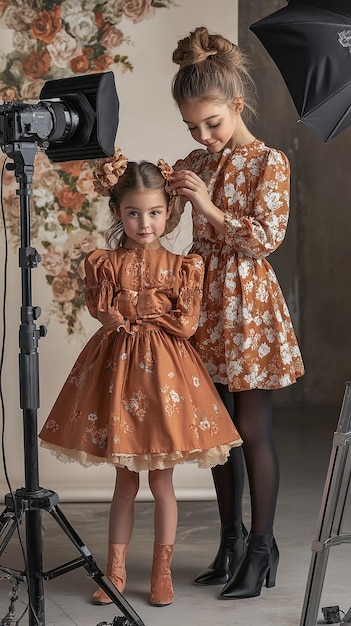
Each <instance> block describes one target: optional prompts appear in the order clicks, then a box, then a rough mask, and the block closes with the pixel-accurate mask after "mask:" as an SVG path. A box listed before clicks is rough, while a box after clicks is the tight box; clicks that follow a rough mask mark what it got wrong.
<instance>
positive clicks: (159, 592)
mask: <svg viewBox="0 0 351 626" xmlns="http://www.w3.org/2000/svg"><path fill="white" fill-rule="evenodd" d="M172 553H173V546H168V545H163V544H160V543H154V556H153V561H152V570H151V597H150V602H151V604H153V605H154V606H166V605H167V604H171V603H172V602H173V598H174V592H173V585H172V576H171V560H172Z"/></svg>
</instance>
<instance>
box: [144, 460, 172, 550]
mask: <svg viewBox="0 0 351 626" xmlns="http://www.w3.org/2000/svg"><path fill="white" fill-rule="evenodd" d="M149 485H150V489H151V493H152V495H153V497H154V499H155V514H154V533H155V542H156V543H160V544H164V545H173V544H174V542H175V537H176V532H177V523H178V505H177V500H176V497H175V493H174V487H173V468H170V469H164V470H153V471H152V472H149Z"/></svg>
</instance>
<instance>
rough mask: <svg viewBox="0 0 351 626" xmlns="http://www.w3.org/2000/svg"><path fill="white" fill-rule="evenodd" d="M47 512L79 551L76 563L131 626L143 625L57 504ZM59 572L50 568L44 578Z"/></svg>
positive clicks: (51, 576)
mask: <svg viewBox="0 0 351 626" xmlns="http://www.w3.org/2000/svg"><path fill="white" fill-rule="evenodd" d="M49 513H50V515H52V517H53V518H54V519H55V520H56V522H57V523H58V524H59V525H60V526H61V528H62V530H63V531H64V532H65V533H66V535H67V536H68V537H69V539H70V540H71V541H72V543H73V544H74V545H75V547H76V548H77V550H78V551H79V552H80V553H81V555H82V559H80V560H79V561H77V564H78V565H79V564H80V565H83V566H84V567H85V569H86V570H87V571H88V572H89V574H90V575H91V577H92V578H93V579H94V580H96V582H97V584H98V585H99V586H100V587H101V588H102V589H103V590H104V591H105V592H106V593H107V595H108V596H109V597H110V598H111V600H112V601H113V602H114V604H116V606H118V608H119V609H120V610H121V611H122V612H123V614H124V615H126V616H127V617H128V619H130V620H132V621H131V626H144V622H143V621H142V620H141V618H140V617H139V615H138V614H137V613H136V612H135V611H134V610H133V608H132V607H131V605H130V604H129V602H127V600H126V599H125V598H124V596H123V595H122V594H121V592H120V591H118V589H117V588H116V587H115V586H114V585H113V583H112V582H111V581H110V579H109V578H107V576H105V574H104V573H103V571H102V570H101V569H100V568H99V567H98V565H97V563H96V561H95V559H94V557H93V555H92V554H91V552H90V551H89V549H88V548H87V546H86V545H85V544H84V543H83V541H82V539H81V538H80V537H79V535H78V534H77V532H76V531H75V530H74V528H73V526H72V525H71V524H70V523H69V521H68V520H67V518H66V517H65V515H64V514H63V512H62V511H61V509H60V507H59V506H58V505H56V506H54V507H53V508H52V509H50V510H49ZM56 572H57V573H56ZM61 573H63V571H62V569H61V570H60V568H58V570H51V572H49V573H47V574H44V578H54V577H55V575H60V574H61Z"/></svg>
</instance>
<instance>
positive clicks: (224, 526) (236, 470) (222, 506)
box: [194, 383, 247, 585]
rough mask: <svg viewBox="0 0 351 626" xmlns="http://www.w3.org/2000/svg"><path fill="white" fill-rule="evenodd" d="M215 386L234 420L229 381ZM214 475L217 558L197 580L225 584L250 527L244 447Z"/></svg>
mask: <svg viewBox="0 0 351 626" xmlns="http://www.w3.org/2000/svg"><path fill="white" fill-rule="evenodd" d="M215 386H216V389H217V391H218V393H219V395H220V397H221V400H222V402H223V404H224V405H225V407H226V409H227V411H228V413H229V415H230V416H231V418H232V420H233V421H235V420H234V394H233V393H232V392H230V391H228V387H227V386H226V385H221V384H219V383H217V384H216V385H215ZM235 425H236V426H237V424H235ZM238 430H239V429H238ZM239 433H240V431H239ZM240 435H241V433H240ZM212 477H213V482H214V486H215V490H216V495H217V503H218V510H219V516H220V520H221V538H220V545H219V549H218V552H217V554H216V556H215V558H214V560H213V561H212V563H211V564H210V565H209V566H208V567H207V568H206V569H204V570H203V571H202V572H200V574H199V575H198V576H197V577H196V578H195V581H194V582H196V583H197V584H200V585H222V584H224V583H225V582H227V580H229V578H231V576H232V574H233V573H234V570H235V569H236V566H237V565H238V563H239V561H240V559H241V557H242V554H243V550H244V544H245V537H246V535H247V531H246V529H245V528H244V527H243V524H242V519H241V516H242V495H243V488H244V460H243V452H242V449H241V447H238V448H232V450H231V451H230V456H229V459H228V461H227V462H226V463H225V464H224V465H217V466H216V467H213V468H212Z"/></svg>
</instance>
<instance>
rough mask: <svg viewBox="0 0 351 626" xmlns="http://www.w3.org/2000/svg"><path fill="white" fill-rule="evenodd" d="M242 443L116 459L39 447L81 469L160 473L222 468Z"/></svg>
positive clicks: (65, 449) (115, 457)
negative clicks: (187, 467)
mask: <svg viewBox="0 0 351 626" xmlns="http://www.w3.org/2000/svg"><path fill="white" fill-rule="evenodd" d="M241 443H242V442H241V441H240V440H239V441H233V442H232V443H230V444H225V445H222V446H218V447H216V448H210V449H209V450H191V451H189V452H178V451H175V452H166V453H163V454H136V455H133V454H130V455H122V454H121V455H119V454H118V455H115V456H110V457H108V458H105V457H98V456H94V455H92V454H87V453H86V452H83V451H82V450H68V449H67V448H60V447H59V446H55V445H54V444H49V443H47V442H46V441H41V442H40V447H42V448H47V449H48V450H50V452H51V454H53V455H54V456H55V457H56V458H57V459H58V460H59V461H62V462H63V463H73V462H74V461H77V462H78V463H80V464H81V465H83V467H90V466H91V465H101V463H107V464H108V465H112V466H114V467H126V468H127V469H129V470H130V471H131V472H140V471H142V470H157V469H158V470H162V469H168V468H171V467H175V465H179V464H181V463H197V464H198V467H199V468H201V469H208V468H210V467H214V466H215V465H223V464H224V463H226V461H227V460H228V456H229V452H230V449H231V448H233V447H237V446H240V445H241Z"/></svg>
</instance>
